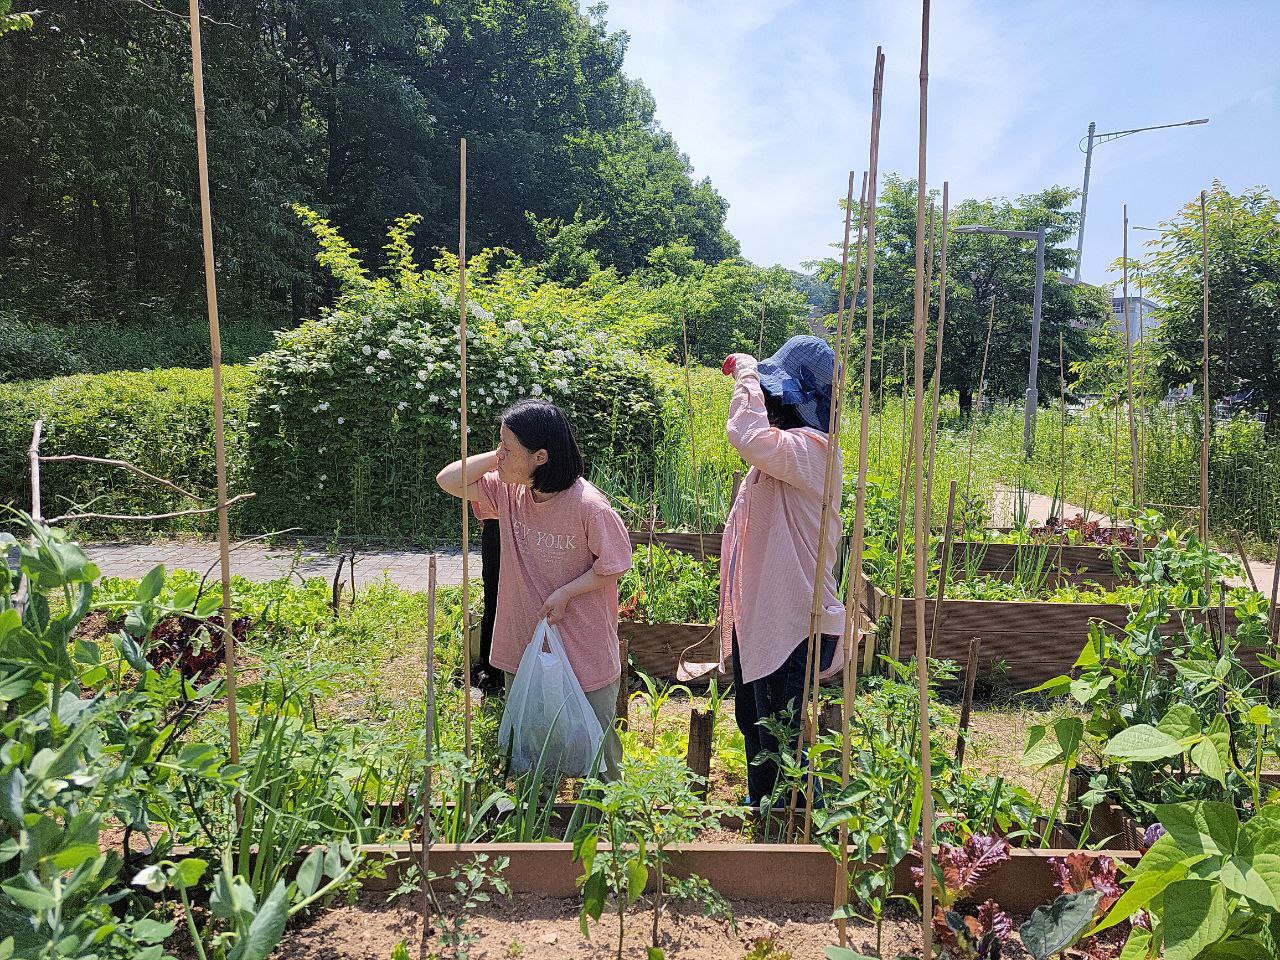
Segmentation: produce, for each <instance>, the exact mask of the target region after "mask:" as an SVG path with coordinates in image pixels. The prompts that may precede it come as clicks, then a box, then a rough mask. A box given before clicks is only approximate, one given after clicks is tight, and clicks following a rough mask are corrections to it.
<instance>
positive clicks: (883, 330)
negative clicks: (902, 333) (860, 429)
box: [876, 316, 889, 468]
mask: <svg viewBox="0 0 1280 960" xmlns="http://www.w3.org/2000/svg"><path fill="white" fill-rule="evenodd" d="M888 331H889V318H888V317H887V316H886V317H885V318H884V319H883V320H881V321H880V397H879V399H878V400H877V401H876V409H877V410H879V411H880V425H879V427H878V428H877V430H876V463H877V464H881V465H883V463H884V357H885V354H886V353H887V352H888V348H889V341H888V339H887V337H888ZM882 468H883V466H882Z"/></svg>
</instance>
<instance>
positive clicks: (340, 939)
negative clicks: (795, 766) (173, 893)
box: [273, 893, 1028, 960]
mask: <svg viewBox="0 0 1280 960" xmlns="http://www.w3.org/2000/svg"><path fill="white" fill-rule="evenodd" d="M413 899H416V898H412V897H405V898H402V899H401V900H399V901H398V902H397V903H395V904H393V905H388V904H387V903H386V894H375V893H365V894H362V895H361V897H360V899H359V900H358V901H357V902H356V903H355V905H353V906H350V907H340V908H337V909H334V910H330V911H328V912H326V913H324V914H322V915H321V916H320V917H318V918H317V919H316V920H315V921H314V922H313V923H311V924H310V925H309V926H307V927H304V928H302V929H299V930H297V931H294V932H291V933H289V934H287V935H286V937H285V940H284V942H283V943H282V945H281V946H280V948H279V949H278V950H277V951H276V952H275V954H273V960H387V958H388V957H390V956H391V952H392V950H394V949H395V947H396V945H397V944H399V943H400V942H401V941H404V942H406V945H407V947H408V953H409V956H410V957H417V956H418V942H419V937H420V936H421V926H420V923H421V921H420V918H419V915H418V913H417V912H416V909H415V908H414V907H413V906H412V900H413ZM643 903H644V901H641V904H642V906H641V907H637V908H636V909H633V910H632V911H630V912H629V914H628V916H627V922H626V946H625V949H624V950H623V956H624V957H625V958H627V960H645V957H646V951H645V948H646V947H648V946H649V945H650V941H649V939H648V938H649V932H650V921H651V916H652V915H651V914H650V913H648V912H646V911H644V910H643V909H642V907H643ZM579 906H580V901H578V900H566V899H557V898H548V897H535V896H530V895H519V896H516V897H514V898H512V899H510V900H507V899H497V900H495V901H494V902H492V903H489V904H486V905H485V906H484V907H483V908H482V909H479V910H476V911H474V912H472V913H471V914H470V916H469V917H468V919H467V923H466V926H465V928H464V930H465V931H466V933H467V934H471V935H474V936H475V937H476V938H477V939H476V940H475V941H474V946H473V947H472V948H471V952H470V954H469V955H470V957H471V958H472V960H506V958H513V957H519V958H521V960H609V958H612V957H615V956H616V946H617V931H618V927H617V921H616V920H615V919H614V918H613V917H611V916H610V915H608V914H606V915H605V916H604V917H603V918H602V919H601V920H600V922H599V923H594V924H590V927H589V929H590V932H591V938H590V939H589V940H587V939H584V938H583V936H582V933H581V931H580V930H579V929H578V908H579ZM733 911H734V915H735V916H736V918H737V931H736V932H735V931H733V930H732V929H731V928H730V927H729V925H728V924H727V923H725V922H724V921H719V920H708V919H705V918H703V917H701V916H684V915H681V916H678V917H673V916H671V915H670V914H665V915H664V916H663V918H662V927H661V937H660V943H661V946H662V948H663V950H664V951H665V952H666V956H667V958H668V960H677V958H679V960H743V958H745V957H746V955H747V954H748V953H749V952H750V951H751V950H752V948H753V946H754V945H755V944H756V943H757V942H758V941H761V940H763V941H766V942H769V943H771V944H772V945H773V947H774V952H773V953H768V952H765V951H761V953H760V954H758V955H762V956H764V957H768V958H769V960H788V958H790V960H822V957H823V955H824V953H825V951H826V948H827V947H829V946H833V945H835V944H836V943H837V942H838V941H837V937H836V929H835V925H834V924H833V923H832V922H831V920H830V919H829V917H830V915H831V914H830V910H829V909H828V908H826V907H822V906H819V905H817V904H785V903H783V904H777V903H753V902H734V903H733ZM919 935H920V927H919V922H918V921H913V920H911V919H910V918H909V917H908V916H906V915H904V916H903V917H902V918H900V919H894V920H890V921H888V922H886V924H885V930H884V950H883V954H882V955H883V956H886V957H894V956H897V955H899V954H906V955H908V956H917V957H918V956H919V955H920V947H919ZM849 945H850V946H851V947H853V948H854V949H855V950H857V951H859V952H861V953H864V954H872V953H873V952H874V949H875V930H874V928H873V927H872V926H870V925H868V924H863V923H851V924H850V928H849ZM431 946H432V949H436V950H438V949H439V945H438V942H437V941H436V940H435V938H433V940H432V944H431ZM445 955H446V956H451V955H452V954H451V953H446V954H445ZM1004 956H1006V957H1009V958H1015V960H1016V958H1025V957H1027V956H1028V955H1027V954H1026V953H1025V952H1024V951H1023V950H1022V949H1021V947H1020V946H1018V945H1016V943H1015V944H1010V945H1009V949H1007V950H1006V952H1005V954H1004Z"/></svg>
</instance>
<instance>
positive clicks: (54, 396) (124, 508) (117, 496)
mask: <svg viewBox="0 0 1280 960" xmlns="http://www.w3.org/2000/svg"><path fill="white" fill-rule="evenodd" d="M251 379H252V375H251V374H250V372H249V371H248V370H247V369H246V368H244V367H236V366H228V367H225V368H224V377H223V382H224V384H225V386H226V390H225V398H226V402H225V409H226V424H227V451H228V458H227V459H228V475H229V481H230V486H231V488H232V491H233V492H235V491H237V490H239V489H241V488H242V482H241V478H242V477H243V475H244V461H243V457H244V451H245V449H246V445H245V441H244V430H245V413H246V407H247V400H248V387H249V384H250V382H251ZM212 409H213V378H212V375H211V373H210V371H209V370H182V369H178V370H152V371H148V372H145V373H127V372H126V373H106V374H83V375H79V376H73V377H58V378H55V379H52V380H45V381H28V382H22V383H11V384H0V411H3V417H0V502H6V503H10V504H13V505H15V506H18V507H21V508H22V509H28V508H29V507H30V504H31V488H30V475H29V471H28V464H27V449H28V447H29V446H30V443H31V431H32V427H33V425H34V423H35V421H36V420H37V419H43V420H44V422H45V425H44V438H43V441H42V443H41V452H42V453H44V454H46V455H61V454H79V455H81V456H93V457H104V458H109V459H120V460H126V461H128V462H130V463H133V464H135V465H136V466H138V467H140V468H141V469H143V470H146V471H147V472H149V473H152V474H155V475H157V476H161V477H165V478H167V479H169V480H172V481H173V482H174V483H176V484H178V485H179V486H182V487H183V488H185V489H187V490H190V491H191V492H192V493H194V494H196V495H197V496H199V497H201V498H202V499H203V500H204V501H205V505H211V504H212V503H213V502H214V499H215V490H216V479H215V473H214V441H213V417H212ZM40 487H41V492H42V500H43V506H44V510H43V512H44V515H45V516H46V517H56V516H60V515H62V514H64V513H67V512H70V511H71V509H72V507H73V506H89V505H91V507H90V509H92V510H93V511H95V512H97V513H110V514H135V515H136V514H155V513H168V512H172V511H176V510H184V509H190V508H191V507H193V506H195V504H193V503H192V502H191V501H190V500H188V499H186V498H184V497H182V496H181V495H180V494H178V493H176V492H174V491H172V490H168V489H166V488H164V487H162V486H160V485H158V484H155V483H152V482H150V481H148V480H145V479H143V478H141V477H138V476H135V475H134V474H132V473H130V472H127V471H124V470H119V469H116V468H113V467H108V466H102V465H97V464H79V463H47V464H44V465H43V466H42V468H41V484H40ZM215 525H216V522H215V519H214V516H213V515H212V514H210V515H205V516H197V517H188V518H181V519H179V520H177V521H173V522H171V523H169V524H167V525H166V526H167V527H168V528H169V529H175V530H211V529H214V527H215Z"/></svg>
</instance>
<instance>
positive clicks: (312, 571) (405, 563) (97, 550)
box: [84, 539, 480, 590]
mask: <svg viewBox="0 0 1280 960" xmlns="http://www.w3.org/2000/svg"><path fill="white" fill-rule="evenodd" d="M231 547H232V552H231V572H232V573H234V574H239V575H240V576H242V577H245V578H246V579H249V580H277V579H280V578H282V577H288V576H290V575H291V574H293V573H297V574H298V575H299V576H301V577H304V578H305V577H324V578H325V579H329V580H331V579H332V578H333V575H334V572H335V571H336V570H337V569H338V556H337V554H334V553H331V552H330V551H329V550H326V549H324V548H322V547H319V546H316V545H314V544H311V545H308V544H306V543H298V544H297V545H275V546H269V545H267V544H264V543H244V544H240V545H238V546H237V544H236V543H234V542H233V543H232V545H231ZM84 548H85V552H86V553H88V554H89V557H90V559H92V560H93V562H94V563H96V564H97V565H98V568H99V569H100V570H101V571H102V573H103V576H108V577H127V578H131V579H137V578H139V577H141V576H142V575H143V574H145V573H146V572H147V571H148V570H150V569H151V568H152V567H154V566H155V565H156V564H158V563H163V564H164V565H165V566H166V567H168V568H170V569H183V570H195V571H197V572H199V573H204V572H205V571H206V570H208V569H209V568H210V567H214V566H215V564H217V562H218V543H217V541H216V540H196V539H189V540H153V541H146V540H139V541H133V542H127V541H116V542H98V543H92V542H90V543H86V544H84ZM349 549H350V548H348V550H349ZM431 553H432V551H430V550H411V549H382V550H378V549H374V548H371V547H363V548H362V547H356V584H357V587H358V586H359V585H360V584H362V583H368V582H369V581H371V580H374V579H378V578H380V577H382V576H383V575H384V574H385V575H386V576H387V577H388V578H389V579H390V580H391V582H393V583H395V584H396V585H397V586H399V587H402V588H404V589H407V590H426V589H427V563H428V558H429V557H430V556H431ZM435 555H436V573H437V577H438V582H439V584H440V586H442V587H445V586H456V585H458V584H460V583H462V551H461V550H459V549H458V548H456V547H455V548H453V549H452V550H437V551H435ZM468 566H469V573H470V576H471V578H472V579H473V580H474V581H476V582H479V579H480V554H479V553H478V552H476V551H472V553H471V559H470V561H469V563H468ZM215 573H216V570H215ZM343 580H344V581H346V582H348V583H349V582H350V572H349V568H347V567H346V566H345V565H344V567H343Z"/></svg>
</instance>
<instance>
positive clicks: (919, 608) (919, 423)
mask: <svg viewBox="0 0 1280 960" xmlns="http://www.w3.org/2000/svg"><path fill="white" fill-rule="evenodd" d="M921 7H922V10H921V18H920V163H919V172H918V173H917V175H916V283H915V287H916V289H915V301H916V302H915V360H916V371H915V402H914V404H913V406H912V415H911V436H912V439H913V441H914V442H915V446H916V450H915V456H914V458H913V459H914V461H915V484H916V504H915V507H916V516H915V521H916V525H915V534H916V537H915V539H916V543H915V560H916V563H915V567H916V571H915V573H916V576H915V581H916V582H915V590H916V598H915V608H916V685H917V687H918V692H919V695H920V793H921V800H922V803H921V809H920V813H921V821H920V826H921V838H922V839H921V844H920V853H921V859H922V861H923V863H922V867H923V877H924V883H923V884H922V887H923V890H922V894H921V919H920V941H921V947H922V951H921V952H922V954H923V955H924V956H926V957H932V956H933V770H932V765H931V763H930V757H929V733H930V724H929V662H928V658H927V656H926V653H927V651H926V650H925V635H924V604H925V597H924V593H925V560H926V557H925V551H926V542H925V529H924V525H925V524H924V520H925V517H924V504H923V497H924V461H925V450H924V444H923V429H924V424H923V418H924V346H925V319H926V316H925V313H926V312H925V290H924V282H923V281H924V272H923V270H922V269H921V268H922V267H923V266H924V264H923V263H922V262H921V261H922V258H923V257H924V248H923V247H922V245H921V240H922V239H923V238H922V235H921V231H922V229H923V227H924V224H923V223H922V222H921V218H922V217H923V215H924V196H925V185H926V184H927V183H928V181H927V179H926V177H925V170H926V162H925V161H926V156H927V153H926V151H927V148H926V144H927V142H928V118H929V0H922V3H921Z"/></svg>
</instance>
